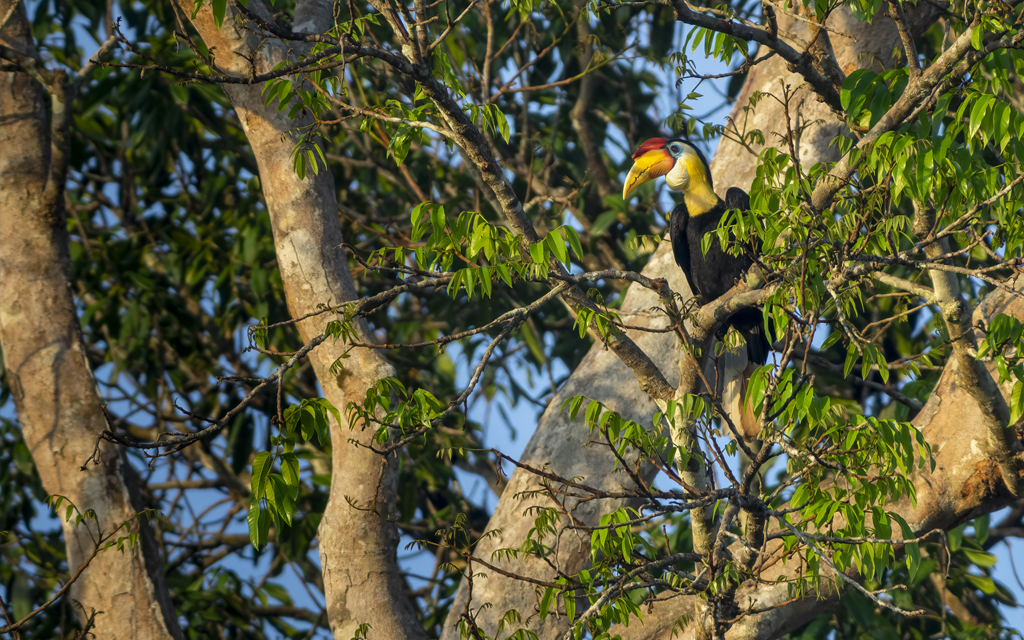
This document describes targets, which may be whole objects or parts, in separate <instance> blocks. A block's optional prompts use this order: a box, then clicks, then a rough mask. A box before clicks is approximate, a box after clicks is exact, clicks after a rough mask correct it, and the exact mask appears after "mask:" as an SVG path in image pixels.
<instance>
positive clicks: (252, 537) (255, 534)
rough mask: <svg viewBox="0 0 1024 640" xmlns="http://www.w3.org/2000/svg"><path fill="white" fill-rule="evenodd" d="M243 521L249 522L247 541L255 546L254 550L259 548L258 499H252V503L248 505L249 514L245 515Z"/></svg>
mask: <svg viewBox="0 0 1024 640" xmlns="http://www.w3.org/2000/svg"><path fill="white" fill-rule="evenodd" d="M245 521H246V522H247V523H248V524H249V542H251V543H252V546H254V547H256V550H257V551H259V549H260V546H261V545H260V501H259V500H253V501H252V504H250V505H249V515H248V516H246V518H245Z"/></svg>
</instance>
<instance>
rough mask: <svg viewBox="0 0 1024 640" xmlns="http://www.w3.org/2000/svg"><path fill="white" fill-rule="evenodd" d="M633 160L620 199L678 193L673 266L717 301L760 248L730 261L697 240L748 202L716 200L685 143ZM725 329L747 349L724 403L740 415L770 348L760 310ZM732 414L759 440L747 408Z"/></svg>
mask: <svg viewBox="0 0 1024 640" xmlns="http://www.w3.org/2000/svg"><path fill="white" fill-rule="evenodd" d="M633 160H634V164H633V167H632V168H631V169H630V170H629V175H628V176H626V184H625V186H624V187H623V189H622V197H623V198H626V197H628V196H629V193H630V192H631V191H633V189H635V188H636V187H638V186H639V185H641V184H643V183H644V182H647V181H649V180H653V179H655V178H657V177H658V176H665V181H666V183H667V184H668V188H669V189H672V190H673V191H680V192H682V194H683V201H682V202H681V203H680V204H679V205H678V206H677V207H676V208H675V209H674V210H673V211H672V218H671V220H670V221H669V238H670V240H671V241H672V252H673V253H674V254H675V258H676V264H678V265H679V267H680V268H681V269H682V270H683V273H684V274H685V275H686V281H687V282H688V283H689V285H690V289H691V290H693V292H694V293H695V294H698V295H699V296H700V297H701V298H702V300H703V302H704V303H708V302H711V301H712V300H715V299H716V298H719V297H721V296H722V295H723V294H724V293H725V292H726V291H728V290H729V289H731V288H732V287H733V285H735V284H736V281H737V280H738V279H739V278H742V277H744V275H745V274H746V272H747V270H748V269H750V266H751V265H752V264H753V260H752V259H751V252H753V251H757V250H759V247H758V246H757V245H756V244H751V245H748V246H746V247H744V251H743V252H742V253H741V254H740V255H735V256H734V255H730V254H729V253H727V252H726V251H724V250H723V249H722V246H721V244H720V243H719V241H718V238H717V237H716V238H714V239H713V240H712V241H711V247H710V248H709V249H708V252H707V254H705V253H704V252H703V251H702V250H701V239H702V238H703V237H704V235H705V234H707V233H710V232H714V231H715V229H717V228H718V222H719V221H720V220H721V219H722V216H723V215H725V212H726V211H728V210H730V209H739V210H741V211H747V210H748V209H750V197H749V196H748V195H747V194H746V192H744V191H743V190H742V189H738V188H736V187H730V188H729V190H728V191H726V193H725V200H722V199H721V198H719V197H718V195H717V194H715V190H714V185H713V184H712V181H711V167H710V166H709V165H708V161H707V159H706V158H705V157H704V154H703V153H701V152H700V149H698V148H697V147H695V146H693V145H692V144H691V143H690V142H689V141H688V140H685V139H683V138H671V139H668V140H665V139H664V138H651V139H650V140H647V141H645V142H644V143H643V144H641V145H640V147H639V148H638V149H637V150H636V153H634V154H633ZM728 326H731V327H733V328H735V329H736V330H737V331H739V332H740V335H742V336H743V339H744V340H745V341H746V344H747V349H746V351H747V354H746V355H747V358H746V360H747V362H746V366H745V367H744V371H743V373H742V376H741V377H740V385H739V386H740V389H739V390H738V391H739V393H738V394H737V393H736V392H735V391H733V392H732V393H731V395H732V396H733V397H732V398H726V399H725V402H726V403H727V404H732V405H733V406H734V408H736V409H739V404H738V403H739V402H742V399H743V397H744V396H745V395H746V389H747V381H748V380H749V379H750V375H751V374H752V373H753V371H754V369H755V368H757V367H758V366H760V365H763V364H765V363H766V362H767V361H768V354H769V352H770V350H771V346H770V344H769V342H768V336H767V335H765V327H764V321H763V320H762V314H761V310H760V309H743V310H742V311H739V312H737V313H736V314H734V315H733V316H732V317H731V318H730V319H729V320H728V323H727V325H726V328H727V327H728ZM720 373H722V374H724V375H720V376H719V377H720V378H725V377H729V375H728V374H729V373H730V372H720ZM735 373H738V372H735ZM726 391H727V394H726V395H730V393H728V391H729V390H728V389H727V390H726ZM737 396H738V397H737ZM730 413H731V414H732V415H736V414H739V415H740V416H741V418H740V420H739V429H740V431H741V432H742V434H743V435H744V437H746V438H747V439H753V438H756V437H757V434H758V432H759V431H760V428H759V422H758V420H757V417H756V416H754V414H753V410H752V409H751V407H749V406H746V407H743V409H742V411H738V410H737V411H735V412H732V411H731V412H730Z"/></svg>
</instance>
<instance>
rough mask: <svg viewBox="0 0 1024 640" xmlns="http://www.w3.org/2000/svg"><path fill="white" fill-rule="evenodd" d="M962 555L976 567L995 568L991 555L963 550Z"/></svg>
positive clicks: (994, 561)
mask: <svg viewBox="0 0 1024 640" xmlns="http://www.w3.org/2000/svg"><path fill="white" fill-rule="evenodd" d="M964 555H966V556H967V559H968V560H970V561H971V562H972V563H974V564H976V565H978V566H979V567H994V566H996V557H995V556H994V555H992V554H991V553H985V552H983V551H971V550H969V549H964Z"/></svg>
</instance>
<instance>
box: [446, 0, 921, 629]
mask: <svg viewBox="0 0 1024 640" xmlns="http://www.w3.org/2000/svg"><path fill="white" fill-rule="evenodd" d="M914 19H915V20H916V24H917V25H918V26H919V27H921V26H923V25H926V24H928V23H929V21H930V20H932V19H933V16H932V15H930V14H929V15H924V14H921V15H918V16H916V17H915V18H914ZM778 21H779V27H780V32H781V33H791V34H794V35H795V36H797V37H798V38H802V39H803V41H804V42H807V41H810V40H811V38H810V36H809V33H808V32H809V28H808V25H807V24H806V23H805V22H802V21H798V20H795V19H793V18H791V17H788V16H785V15H780V16H779V17H778ZM828 24H829V26H830V27H833V28H834V29H835V30H836V31H838V32H842V33H845V34H848V35H849V36H852V37H844V36H840V35H837V34H835V33H833V34H831V46H832V49H833V51H834V52H835V55H836V59H837V60H838V62H839V65H840V67H841V69H842V70H843V72H844V73H849V72H851V71H853V70H854V69H856V68H860V67H866V66H870V67H874V68H876V69H877V68H879V67H880V66H882V65H887V64H890V61H891V54H892V51H893V47H894V46H895V45H896V44H898V42H899V36H898V33H897V29H896V27H895V25H894V24H893V23H892V22H891V21H890V20H888V19H885V18H879V19H876V20H875V22H874V24H873V25H869V24H866V23H862V22H859V21H858V20H856V19H855V18H853V16H852V15H851V14H850V13H849V12H848V11H847V10H845V9H839V10H837V11H835V12H834V13H833V14H832V16H831V17H830V19H829V23H828ZM761 54H763V52H761ZM761 54H759V55H761ZM783 87H789V90H790V94H791V98H790V99H791V103H790V114H791V116H792V117H793V121H792V122H791V127H792V129H793V130H794V131H796V132H798V133H799V135H798V136H797V137H796V139H795V140H794V144H795V146H796V148H797V149H798V154H799V155H800V159H801V161H802V162H803V163H804V165H805V166H806V167H810V166H812V165H813V164H814V163H816V162H825V161H836V160H837V159H838V153H837V152H836V149H835V148H834V147H830V146H829V144H830V143H831V141H832V140H833V139H834V138H835V137H837V136H839V135H844V134H845V133H846V132H847V131H848V130H847V128H846V126H845V125H844V124H843V123H842V122H841V121H840V120H839V119H838V118H837V117H836V116H835V115H834V113H833V112H832V110H831V109H830V108H829V107H828V106H827V105H825V104H823V103H821V102H819V101H818V100H817V99H816V96H815V94H813V93H812V92H811V91H810V90H809V89H808V88H807V87H806V85H804V80H803V77H802V76H801V75H800V74H799V73H797V72H796V71H791V70H789V69H788V68H787V65H786V63H785V62H784V61H783V60H781V59H780V58H779V57H775V58H773V59H771V60H769V61H768V62H765V63H762V64H761V65H759V66H756V67H754V69H752V70H751V71H750V73H749V75H748V78H747V80H746V83H745V84H744V88H743V90H742V91H741V94H740V96H739V99H738V100H737V104H736V106H735V108H734V109H733V111H732V113H731V114H730V120H731V125H730V130H731V136H735V135H736V134H737V133H744V132H746V131H749V130H751V129H759V130H761V131H762V132H763V133H764V138H765V141H766V145H765V146H773V147H780V148H781V149H782V150H783V151H784V152H787V153H788V146H787V143H786V141H785V136H786V135H787V127H786V116H785V112H784V109H783V107H782V105H781V104H780V103H779V102H777V101H775V100H770V99H765V100H761V101H760V102H759V103H758V104H757V106H756V107H754V108H751V109H750V110H749V111H748V110H746V108H747V107H748V103H749V100H750V97H751V95H752V94H753V93H754V92H755V91H757V92H761V93H770V94H773V95H775V96H777V97H778V98H780V99H781V98H782V97H783ZM780 136H782V137H781V138H780ZM761 148H763V147H760V146H757V145H742V144H738V143H737V142H735V141H733V140H730V139H728V138H723V139H722V141H721V143H720V145H719V148H718V151H717V152H716V154H715V156H714V160H713V161H712V166H711V169H712V174H713V177H714V181H715V186H716V190H717V191H718V192H719V193H720V194H724V193H725V191H726V190H727V189H728V188H729V187H732V186H739V187H742V188H748V187H749V186H750V183H751V182H752V181H753V178H754V175H755V172H756V169H757V153H758V152H759V151H760V150H761ZM643 274H644V275H646V276H647V277H650V278H666V279H668V280H669V282H670V284H671V286H672V288H673V290H674V291H676V292H678V293H680V294H681V295H682V296H683V297H684V298H686V297H689V295H690V293H689V289H688V287H687V286H686V285H685V282H684V281H683V278H682V274H681V272H680V270H679V269H678V267H677V266H676V265H675V262H674V260H673V259H672V256H671V249H670V247H669V245H668V243H667V242H666V243H664V244H663V245H662V246H661V247H660V248H659V249H658V251H657V252H656V253H655V255H654V257H653V258H652V260H651V262H650V263H649V264H648V265H647V266H646V267H645V268H644V271H643ZM657 304H658V301H657V300H656V298H655V296H654V295H653V294H652V293H651V292H650V291H647V290H643V289H641V288H640V287H638V286H635V285H633V286H631V287H630V289H629V291H628V293H627V295H626V298H625V301H624V302H623V304H622V310H621V314H622V315H623V319H624V320H626V321H627V322H630V323H632V324H643V323H650V322H653V321H651V320H649V319H648V316H649V313H648V312H649V310H650V309H651V307H653V306H657ZM631 314H636V315H635V316H633V317H630V316H631ZM657 322H661V323H662V324H661V326H664V323H663V321H660V320H659V321H657ZM630 335H631V337H632V338H633V339H634V340H635V341H636V342H637V344H638V345H639V346H640V347H641V349H642V350H643V351H644V352H645V353H646V354H647V355H648V356H649V357H650V358H651V360H653V361H654V363H655V364H656V365H657V366H658V368H660V369H661V371H662V372H664V373H665V375H666V377H668V381H669V382H670V383H671V384H676V379H677V378H678V360H679V352H678V350H677V342H676V339H675V337H674V335H673V334H662V333H659V334H652V333H642V334H637V335H633V332H631V334H630ZM581 394H582V395H586V396H588V397H589V398H592V399H595V400H599V401H601V402H602V403H604V404H605V405H606V406H607V407H609V408H611V409H614V410H617V411H619V412H620V413H621V414H622V415H623V417H625V418H628V419H630V420H634V421H637V422H640V423H641V424H651V418H652V416H653V414H654V412H655V411H656V410H657V409H656V408H655V405H654V403H653V402H651V400H650V399H649V397H648V396H647V395H646V394H645V393H644V392H642V391H641V389H640V387H639V386H638V384H637V381H636V377H635V376H634V374H633V373H632V372H631V371H630V370H629V369H628V368H627V367H625V366H624V365H623V364H622V363H621V362H620V361H619V360H618V358H616V357H615V355H614V354H612V353H611V352H609V351H608V350H607V349H605V348H604V346H603V345H601V344H595V345H594V347H593V348H592V349H591V351H590V353H588V355H587V356H586V358H585V359H584V360H583V362H582V363H581V364H580V366H579V367H578V368H577V369H576V371H575V372H573V374H572V376H571V377H570V378H569V380H568V381H567V382H566V384H565V385H564V386H563V388H562V389H561V390H560V391H559V393H558V394H557V395H556V397H555V398H554V399H553V400H552V401H551V405H550V406H549V407H548V409H547V411H545V413H544V415H543V416H542V417H541V419H540V421H539V423H538V425H537V429H536V431H535V433H534V435H533V437H532V438H531V439H530V442H529V443H528V444H527V446H526V450H525V451H524V453H523V455H522V458H521V459H522V461H523V462H525V463H527V464H529V465H531V466H535V467H546V468H547V469H549V470H551V471H553V472H554V473H557V474H558V475H560V476H562V477H566V478H582V480H581V481H582V482H585V483H587V484H589V485H590V486H592V487H595V488H597V489H602V490H607V491H615V490H618V489H620V488H621V487H622V486H624V485H625V486H628V485H629V480H628V478H627V477H625V474H623V473H612V472H611V470H612V469H614V468H615V466H616V461H615V458H614V457H613V456H612V454H611V453H610V452H609V451H608V450H607V448H603V447H599V446H594V445H588V444H587V443H588V442H589V441H590V440H591V435H590V434H589V432H588V431H587V429H586V427H585V426H584V424H583V420H582V415H580V416H579V419H578V420H577V421H576V422H570V421H569V420H568V416H567V415H565V414H562V413H559V411H558V409H559V407H560V406H561V404H562V402H564V400H565V399H566V398H569V397H572V396H574V395H581ZM653 475H654V470H653V469H651V468H641V469H640V476H641V477H642V478H643V479H644V481H645V482H646V481H648V480H650V479H651V478H653ZM538 488H539V478H537V477H536V476H535V475H532V474H530V473H528V472H525V471H523V470H516V471H515V472H514V473H513V474H512V477H511V479H510V481H509V484H508V486H507V487H506V489H505V491H504V492H503V493H502V497H501V500H500V501H499V503H498V505H497V507H496V509H495V512H494V514H493V515H492V517H491V520H490V522H489V523H488V527H487V529H488V531H500V535H497V536H493V537H490V538H486V539H484V540H481V542H480V543H479V544H478V546H477V547H475V551H474V552H475V555H477V556H478V557H480V558H481V559H484V560H486V561H488V562H490V563H492V564H495V565H497V566H499V567H501V568H503V569H505V570H509V571H514V572H515V573H518V574H520V575H527V576H531V577H534V578H538V579H542V580H553V579H554V577H555V573H554V571H553V570H552V569H551V567H550V566H549V565H548V564H547V563H546V562H543V561H539V560H536V559H534V558H530V559H526V560H522V559H520V560H518V561H516V562H515V563H508V562H504V561H499V560H497V559H495V558H492V557H491V556H492V554H493V553H494V551H495V550H497V549H502V548H508V547H512V548H515V547H518V546H519V544H521V543H522V541H523V540H525V539H526V535H527V533H528V532H529V530H530V528H532V526H533V518H532V517H530V516H529V515H528V509H529V508H530V507H532V506H551V502H550V500H548V499H546V498H544V497H540V496H537V495H535V494H532V495H531V494H529V493H526V494H524V492H529V491H535V490H536V489H538ZM524 495H525V496H527V497H524ZM562 501H563V502H565V503H566V504H565V507H566V509H567V510H569V511H570V512H571V513H572V514H573V519H574V520H575V521H576V522H578V523H582V524H586V525H594V524H597V523H598V522H599V520H600V517H601V516H602V515H603V514H605V513H608V512H610V511H612V510H614V509H616V508H619V507H621V506H623V503H622V502H616V501H610V500H608V501H591V502H586V503H583V504H575V503H572V502H571V501H567V500H566V499H564V498H563V499H562ZM568 524H569V522H568V519H567V518H563V520H562V523H561V526H562V529H561V530H560V534H559V535H558V538H559V545H558V549H559V553H558V555H557V566H558V568H559V569H560V570H562V571H564V572H566V573H568V574H572V573H574V572H576V571H578V570H579V569H581V568H583V567H584V566H585V565H586V564H587V563H588V561H589V553H590V546H589V537H588V536H587V535H586V534H581V533H578V532H573V531H570V530H567V529H565V527H566V526H567V525H568ZM549 542H550V540H549ZM477 572H478V573H480V574H483V575H478V576H477V577H476V578H475V579H474V580H473V585H472V597H473V600H472V602H471V603H469V604H468V605H467V596H468V593H469V589H468V585H467V583H466V581H465V580H463V583H462V584H461V585H460V587H459V590H458V593H457V594H456V598H455V603H454V606H453V607H452V611H451V613H450V614H449V616H448V619H447V621H446V623H445V627H444V631H443V636H442V637H443V638H444V639H445V640H454V639H455V638H458V637H459V635H458V628H457V624H458V619H459V616H461V615H463V614H464V613H465V612H466V611H471V612H473V613H474V614H475V616H476V622H477V624H478V625H479V626H480V627H481V629H483V630H484V632H486V633H487V634H489V635H495V636H496V637H499V638H500V637H503V636H502V635H501V634H498V633H497V629H498V621H499V620H500V619H501V617H502V616H503V615H504V614H505V612H506V611H509V610H516V611H518V612H519V613H520V614H521V616H522V618H523V620H524V626H527V627H528V628H530V629H532V630H533V631H535V632H536V633H537V634H538V636H539V637H540V638H555V637H560V636H561V635H563V634H564V633H565V632H566V631H567V630H568V624H567V621H566V620H565V619H564V618H555V617H554V616H549V617H548V618H547V619H546V620H545V621H543V622H542V621H540V620H539V619H538V617H536V616H534V615H533V614H534V613H535V612H536V610H537V607H538V604H539V594H538V592H537V590H536V587H535V586H534V585H531V584H527V583H524V582H522V581H517V580H515V579H512V578H508V577H505V576H502V575H499V574H496V573H494V572H488V571H487V570H486V569H482V568H478V569H477ZM784 592H785V589H783V593H784ZM680 600H682V599H680ZM484 603H488V604H489V605H490V606H489V607H486V608H484V607H482V606H481V605H483V604H484ZM681 606H682V607H684V608H683V609H680V612H681V613H687V614H689V615H692V614H693V611H694V608H693V607H694V604H693V602H692V601H690V602H688V603H687V604H686V605H681ZM800 607H806V605H805V604H802V603H801V604H798V605H795V606H794V607H793V608H792V609H791V612H792V615H793V618H794V620H797V619H804V618H802V617H801V616H800V615H799V614H798V611H799V610H800ZM531 616H533V617H532V618H531ZM675 617H678V616H677V615H676V616H675ZM675 617H672V616H666V620H665V622H666V625H667V626H664V627H658V628H660V629H662V630H664V631H666V633H665V634H663V635H664V637H668V635H670V633H671V628H672V623H673V622H674V620H675ZM647 618H648V616H645V620H647ZM633 626H636V627H638V628H644V629H646V628H647V627H648V626H651V625H649V624H644V625H642V626H641V625H639V624H635V625H633ZM632 628H633V627H632V626H631V627H630V629H632ZM625 631H626V630H624V629H620V630H618V632H619V633H624V632H625ZM506 635H507V633H506ZM644 637H651V638H654V637H662V636H659V635H657V634H654V635H647V636H644ZM737 637H743V636H737Z"/></svg>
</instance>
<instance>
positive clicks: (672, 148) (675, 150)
mask: <svg viewBox="0 0 1024 640" xmlns="http://www.w3.org/2000/svg"><path fill="white" fill-rule="evenodd" d="M668 150H669V151H671V152H672V153H679V152H680V151H682V150H683V149H682V147H680V146H679V145H678V144H673V145H671V146H669V148H668Z"/></svg>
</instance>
